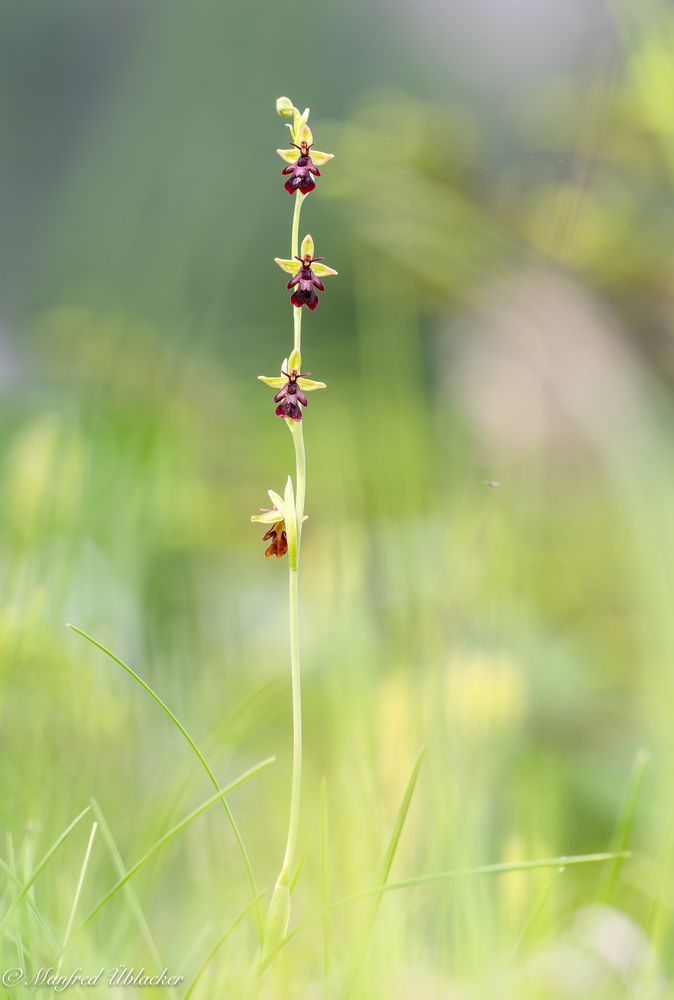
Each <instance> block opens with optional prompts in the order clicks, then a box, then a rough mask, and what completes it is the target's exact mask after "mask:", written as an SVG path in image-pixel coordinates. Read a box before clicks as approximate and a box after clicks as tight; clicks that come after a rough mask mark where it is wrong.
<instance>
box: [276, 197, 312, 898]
mask: <svg viewBox="0 0 674 1000" xmlns="http://www.w3.org/2000/svg"><path fill="white" fill-rule="evenodd" d="M303 201H304V196H303V195H302V194H300V192H299V191H298V193H297V194H296V195H295V211H294V213H293V227H292V236H291V254H292V256H293V257H295V256H297V254H298V244H299V227H300V213H301V210H302V202H303ZM293 326H294V332H295V350H297V351H299V350H300V345H301V341H302V310H301V309H297V308H295V307H293ZM288 424H289V425H290V433H291V434H292V439H293V445H294V447H295V511H296V529H295V545H294V546H292V547H291V549H290V551H289V552H288V557H289V559H288V562H289V587H288V590H289V622H290V673H291V684H292V706H293V773H292V784H291V792H290V817H289V820H288V839H287V841H286V849H285V855H284V857H283V865H282V867H281V872H280V874H279V877H278V882H279V883H281V884H285V883H287V882H288V880H289V879H290V873H291V871H292V868H293V863H294V860H295V852H296V849H297V836H298V830H299V823H300V799H301V788H302V685H301V677H300V636H299V561H300V542H301V539H302V522H303V521H304V499H305V496H306V456H305V452H304V433H303V429H302V424H301V422H299V421H297V422H296V421H294V420H293V421H290V420H289V421H288Z"/></svg>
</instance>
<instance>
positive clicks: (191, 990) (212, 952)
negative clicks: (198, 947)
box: [183, 892, 264, 1000]
mask: <svg viewBox="0 0 674 1000" xmlns="http://www.w3.org/2000/svg"><path fill="white" fill-rule="evenodd" d="M263 897H264V892H261V893H260V895H259V896H258V898H257V899H254V900H253V902H252V903H249V904H248V906H247V907H246V908H245V910H242V911H241V913H240V914H239V915H238V917H237V918H236V919H235V920H234V921H232V923H231V924H230V925H229V927H228V928H227V930H226V931H225V933H224V934H223V935H222V937H220V938H218V940H217V941H216V942H215V944H214V945H213V947H212V948H211V950H210V951H209V953H208V954H207V955H206V958H205V959H204V960H203V962H202V963H201V965H200V966H199V968H198V969H197V973H196V975H195V977H194V979H193V980H192V982H191V983H190V985H189V986H188V988H187V992H186V993H185V995H184V996H183V1000H189V998H190V997H191V996H192V994H193V993H194V990H195V989H196V987H197V983H198V982H199V980H200V979H201V977H202V976H203V974H204V972H205V971H206V969H207V968H208V966H209V964H210V963H211V962H212V961H213V959H214V958H215V956H216V955H217V953H218V952H219V951H220V949H221V948H222V946H223V944H224V943H225V941H226V940H227V938H228V937H229V936H230V934H233V933H234V931H235V930H236V928H237V927H238V926H239V924H240V923H241V921H242V920H243V919H244V917H246V916H247V915H248V913H249V912H250V911H251V909H252V908H253V906H255V905H256V904H257V905H258V906H259V904H260V901H261V900H262V898H263Z"/></svg>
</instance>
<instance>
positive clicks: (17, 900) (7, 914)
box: [0, 806, 91, 934]
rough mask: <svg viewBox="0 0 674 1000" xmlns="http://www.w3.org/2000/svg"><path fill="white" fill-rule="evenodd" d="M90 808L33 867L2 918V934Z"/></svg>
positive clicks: (85, 810)
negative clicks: (14, 913) (39, 877)
mask: <svg viewBox="0 0 674 1000" xmlns="http://www.w3.org/2000/svg"><path fill="white" fill-rule="evenodd" d="M90 808H91V807H90V806H86V808H84V809H83V810H82V812H81V813H80V814H79V815H78V816H76V817H75V819H74V820H73V821H72V823H70V825H69V826H67V827H66V828H65V830H64V831H63V832H62V833H61V834H59V836H58V837H57V838H56V840H55V841H54V843H53V844H52V845H51V847H50V848H49V850H48V851H47V853H46V854H45V855H44V856H43V858H42V860H41V861H40V862H39V863H38V864H37V865H36V867H35V868H34V869H33V871H32V872H31V874H30V875H29V877H28V878H27V879H26V881H25V882H24V883H23V885H22V886H21V888H20V889H19V891H18V892H17V894H16V895H15V896H14V898H13V899H12V901H11V903H10V904H9V906H8V908H7V910H6V911H5V915H4V917H3V918H2V920H0V934H2V932H3V931H4V929H5V927H6V926H7V922H8V920H9V918H10V917H11V915H12V913H13V912H14V910H15V909H16V907H17V906H18V905H19V903H20V902H21V900H22V899H23V898H24V897H25V896H26V895H27V894H28V892H29V890H30V887H31V886H32V884H33V882H34V881H35V879H36V878H38V876H39V875H40V872H42V871H43V870H44V869H45V868H46V867H47V865H48V864H49V862H50V861H51V859H52V858H53V856H54V855H55V854H56V852H57V851H58V849H59V847H60V846H61V844H63V842H64V841H65V840H67V838H68V837H69V836H70V834H71V833H72V832H73V830H74V829H75V827H76V826H77V824H78V823H79V822H80V820H81V819H84V817H85V816H86V814H87V813H88V812H89V809H90Z"/></svg>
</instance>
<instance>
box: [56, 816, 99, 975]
mask: <svg viewBox="0 0 674 1000" xmlns="http://www.w3.org/2000/svg"><path fill="white" fill-rule="evenodd" d="M97 829H98V823H97V822H96V821H95V820H94V822H93V824H92V827H91V833H90V834H89V840H88V842H87V848H86V850H85V852H84V860H83V861H82V868H81V869H80V877H79V879H78V880H77V886H76V888H75V897H74V899H73V905H72V907H71V908H70V915H69V916H68V923H67V924H66V932H65V934H64V935H63V944H62V946H61V953H60V955H59V959H58V962H57V965H56V975H57V976H58V975H59V973H60V972H61V964H62V962H63V956H64V955H65V951H66V948H67V947H68V942H69V941H70V934H71V932H72V929H73V924H74V923H75V913H76V912H77V905H78V903H79V901H80V896H81V895H82V886H83V885H84V878H85V876H86V874H87V868H88V867H89V859H90V858H91V852H92V849H93V846H94V840H95V839H96V830H97Z"/></svg>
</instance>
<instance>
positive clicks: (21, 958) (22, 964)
mask: <svg viewBox="0 0 674 1000" xmlns="http://www.w3.org/2000/svg"><path fill="white" fill-rule="evenodd" d="M6 839H7V858H8V862H9V870H10V872H11V873H12V879H13V881H14V884H15V885H19V886H20V885H21V883H20V882H19V880H18V879H17V877H16V858H15V857H14V838H13V837H12V835H11V833H10V832H9V830H8V831H7V838H6ZM16 957H17V960H18V962H19V968H21V969H25V968H26V958H25V955H24V953H23V937H22V935H21V931H20V930H19V928H18V927H17V928H16Z"/></svg>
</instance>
